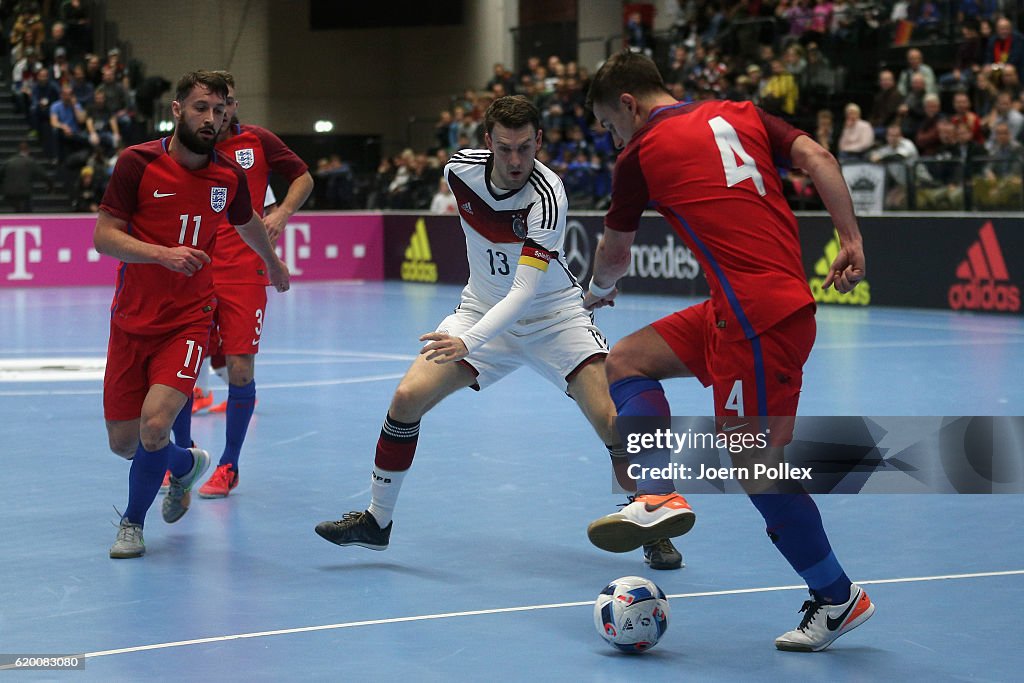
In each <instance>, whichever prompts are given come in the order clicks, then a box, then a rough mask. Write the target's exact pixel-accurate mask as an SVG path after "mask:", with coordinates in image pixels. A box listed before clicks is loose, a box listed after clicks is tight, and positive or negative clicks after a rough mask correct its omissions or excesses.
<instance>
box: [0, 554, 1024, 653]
mask: <svg viewBox="0 0 1024 683" xmlns="http://www.w3.org/2000/svg"><path fill="white" fill-rule="evenodd" d="M1021 575H1024V569H1014V570H1010V571H1000V572H975V573H972V574H944V575H940V576H914V577H908V578H903V579H874V580H870V581H858V582H857V584H858V585H861V586H869V585H873V584H883V583H916V582H920V581H947V580H953V579H980V578H990V577H996V576H1021ZM788 590H807V586H806V585H802V584H801V585H799V586H768V587H765V588H737V589H732V590H723V591H706V592H703V593H677V594H674V595H669V596H668V597H669V598H674V599H683V598H706V597H714V596H721V595H744V594H747V593H769V592H774V591H788ZM593 604H594V601H593V600H584V601H582V602H558V603H552V604H549V605H525V606H522V607H498V608H495V609H478V610H470V611H467V612H445V613H441V614H420V615H416V616H412V617H392V618H390V619H370V620H367V621H349V622H344V623H340V624H323V625H321V626H300V627H297V628H282V629H277V630H275V631H257V632H254V633H238V634H235V635H228V636H211V637H209V638H195V639H192V640H179V641H175V642H172V643H156V644H154V645H138V646H135V647H123V648H119V649H116V650H100V651H98V652H86V653H85V654H83V655H82V656H83V657H86V658H90V657H108V656H110V655H123V654H129V653H132V652H145V651H147V650H163V649H167V648H172V647H185V646H187V645H202V644H205V643H220V642H224V641H227V640H243V639H246V638H265V637H268V636H284V635H291V634H293V633H312V632H314V631H334V630H338V629H343V628H358V627H360V626H378V625H381V624H401V623H407V622H412V621H432V620H436V619H454V618H457V617H475V616H481V615H485V614H511V613H513V612H533V611H538V610H544V609H559V608H562V607H583V606H585V605H587V606H589V605H593ZM0 668H3V667H0Z"/></svg>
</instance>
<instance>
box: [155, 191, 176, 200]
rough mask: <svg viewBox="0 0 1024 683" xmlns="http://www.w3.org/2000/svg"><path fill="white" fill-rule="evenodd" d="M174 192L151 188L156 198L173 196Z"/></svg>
mask: <svg viewBox="0 0 1024 683" xmlns="http://www.w3.org/2000/svg"><path fill="white" fill-rule="evenodd" d="M174 194H175V193H174V192H161V191H160V190H153V196H154V197H156V198H157V199H160V197H173V196H174Z"/></svg>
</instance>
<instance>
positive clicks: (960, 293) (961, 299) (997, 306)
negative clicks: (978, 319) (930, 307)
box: [949, 282, 1020, 313]
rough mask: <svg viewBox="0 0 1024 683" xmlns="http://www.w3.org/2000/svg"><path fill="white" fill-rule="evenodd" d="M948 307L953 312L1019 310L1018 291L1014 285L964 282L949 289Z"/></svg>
mask: <svg viewBox="0 0 1024 683" xmlns="http://www.w3.org/2000/svg"><path fill="white" fill-rule="evenodd" d="M949 307H950V308H952V309H953V310H954V311H959V310H961V309H967V310H969V311H1010V312H1013V313H1016V312H1017V311H1019V310H1020V289H1019V288H1018V287H1017V286H1016V285H997V284H995V283H994V282H986V283H984V284H982V283H980V282H966V283H964V284H957V285H953V286H952V287H950V288H949Z"/></svg>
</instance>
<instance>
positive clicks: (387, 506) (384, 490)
mask: <svg viewBox="0 0 1024 683" xmlns="http://www.w3.org/2000/svg"><path fill="white" fill-rule="evenodd" d="M408 471H409V470H405V471H404V472H388V471H387V470H382V469H379V468H377V467H374V468H373V473H372V474H371V475H370V507H368V508H366V511H367V512H369V513H370V514H371V515H373V518H374V519H376V520H377V526H379V527H380V528H381V529H383V528H384V527H386V526H387V525H388V524H391V516H392V515H393V514H394V513H395V503H396V502H398V492H399V491H401V489H402V480H403V479H405V475H406V472H408Z"/></svg>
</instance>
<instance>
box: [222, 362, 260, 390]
mask: <svg viewBox="0 0 1024 683" xmlns="http://www.w3.org/2000/svg"><path fill="white" fill-rule="evenodd" d="M253 361H254V357H253V356H251V355H249V356H228V357H227V370H228V382H229V383H230V384H234V385H235V386H239V387H244V386H245V385H246V384H248V383H249V382H251V381H252V380H253V376H254V375H255V372H254V370H255V367H254V366H255V363H254V362H253Z"/></svg>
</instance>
